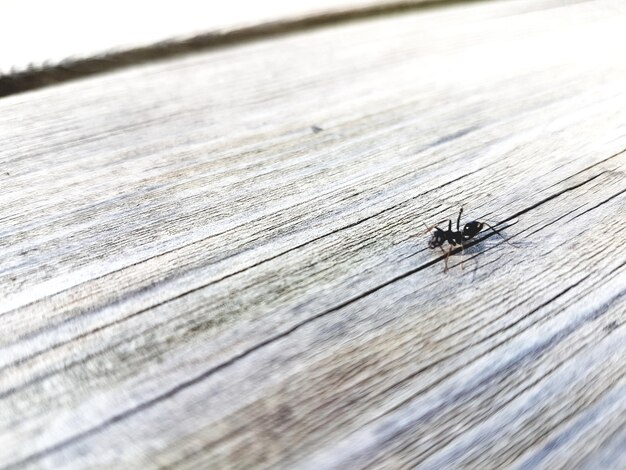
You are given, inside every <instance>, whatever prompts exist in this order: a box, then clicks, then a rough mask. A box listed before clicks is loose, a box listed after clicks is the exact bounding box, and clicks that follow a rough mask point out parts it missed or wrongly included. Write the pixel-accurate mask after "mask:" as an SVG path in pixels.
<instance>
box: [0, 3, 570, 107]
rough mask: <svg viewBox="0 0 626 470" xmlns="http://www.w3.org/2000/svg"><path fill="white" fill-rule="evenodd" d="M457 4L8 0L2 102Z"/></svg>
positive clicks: (0, 23)
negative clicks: (274, 38) (156, 64)
mask: <svg viewBox="0 0 626 470" xmlns="http://www.w3.org/2000/svg"><path fill="white" fill-rule="evenodd" d="M459 1H462V0H340V1H337V0H317V1H310V0H307V1H304V0H299V1H297V2H294V1H291V0H272V1H270V2H255V1H251V0H234V1H232V0H231V1H229V2H202V1H198V0H180V1H178V2H166V1H147V0H135V1H133V2H126V1H122V0H112V1H108V2H89V3H85V2H82V1H78V0H58V1H55V2H40V1H38V0H19V1H18V0H5V1H4V2H3V3H2V5H1V7H0V12H1V13H2V15H0V44H3V45H5V46H7V47H5V48H4V49H2V53H1V54H0V97H2V96H8V95H11V94H15V93H19V92H23V91H27V90H32V89H36V88H41V87H44V86H48V85H51V84H56V83H61V82H64V81H68V80H74V79H77V78H82V77H85V76H88V75H93V74H98V73H104V72H108V71H111V70H116V69H119V68H123V67H128V66H134V65H137V64H139V63H143V62H153V61H158V60H163V59H167V58H170V57H173V56H178V55H181V54H185V53H193V52H197V51H201V50H207V49H209V48H216V47H225V46H232V45H237V44H239V43H242V42H247V41H254V40H256V39H259V38H265V37H268V36H271V35H278V34H287V33H290V32H294V31H302V30H305V29H307V28H312V27H319V26H320V25H326V24H332V23H337V22H345V21H351V20H355V19H362V18H367V17H371V16H376V15H380V14H394V13H399V12H403V11H410V10H414V9H416V8H428V7H430V6H434V5H435V6H439V5H443V4H445V3H455V2H456V3H458V2H459ZM465 1H470V0H465ZM473 1H476V0H473ZM546 1H552V2H555V1H557V0H546ZM569 1H571V0H569ZM42 38H46V40H42Z"/></svg>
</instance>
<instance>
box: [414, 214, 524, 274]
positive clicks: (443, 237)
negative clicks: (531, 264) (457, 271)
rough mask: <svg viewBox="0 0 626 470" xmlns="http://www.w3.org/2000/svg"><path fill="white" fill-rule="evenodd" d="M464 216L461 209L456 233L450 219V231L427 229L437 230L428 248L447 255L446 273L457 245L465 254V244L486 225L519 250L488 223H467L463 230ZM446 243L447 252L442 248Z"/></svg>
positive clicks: (476, 221)
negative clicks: (447, 246)
mask: <svg viewBox="0 0 626 470" xmlns="http://www.w3.org/2000/svg"><path fill="white" fill-rule="evenodd" d="M462 214H463V208H462V207H461V210H459V216H458V218H457V219H456V231H452V220H450V219H448V221H447V222H448V230H443V229H441V228H439V227H437V225H433V226H431V227H426V230H428V232H431V231H432V229H433V228H434V229H435V231H434V232H431V233H432V236H431V238H430V240H429V241H428V248H431V249H434V248H441V251H442V252H443V253H445V255H446V257H445V268H444V270H443V272H444V273H445V272H447V271H448V257H449V256H450V253H451V252H452V251H453V250H454V247H456V246H457V245H460V246H461V252H463V249H464V248H465V246H464V243H465V242H467V241H469V240H471V239H472V238H474V237H475V236H476V235H478V234H479V233H480V232H481V230H482V229H483V227H484V226H485V225H486V226H487V227H489V228H490V229H491V230H493V231H494V233H496V234H498V235H499V236H500V237H502V239H503V240H504V241H505V242H507V243H508V244H509V245H511V246H512V247H514V248H517V247H516V246H515V245H513V244H512V243H509V241H508V240H507V239H506V238H504V236H503V235H502V234H501V233H500V232H498V231H497V230H496V229H495V228H493V227H492V226H491V225H489V224H488V223H487V222H481V221H478V220H473V221H472V222H468V223H466V224H465V225H464V226H463V230H461V215H462ZM444 222H445V221H444ZM445 242H448V244H449V245H450V248H449V249H448V251H447V252H446V251H445V250H444V249H443V246H442V245H443V244H444V243H445ZM461 266H462V265H461Z"/></svg>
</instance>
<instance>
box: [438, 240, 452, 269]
mask: <svg viewBox="0 0 626 470" xmlns="http://www.w3.org/2000/svg"><path fill="white" fill-rule="evenodd" d="M439 248H441V252H442V253H443V254H444V255H446V257H445V258H444V259H443V262H444V268H443V272H444V273H447V272H448V258H449V257H450V253H451V252H452V250H453V249H454V247H452V246H451V247H449V248H448V251H446V250H444V249H443V247H442V246H440V247H439Z"/></svg>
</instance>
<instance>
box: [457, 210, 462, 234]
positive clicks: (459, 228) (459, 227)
mask: <svg viewBox="0 0 626 470" xmlns="http://www.w3.org/2000/svg"><path fill="white" fill-rule="evenodd" d="M461 214H463V208H462V207H461V210H460V211H459V216H458V217H457V219H456V231H457V232H460V231H461Z"/></svg>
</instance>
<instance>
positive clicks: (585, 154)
mask: <svg viewBox="0 0 626 470" xmlns="http://www.w3.org/2000/svg"><path fill="white" fill-rule="evenodd" d="M541 5H542V3H541V2H523V3H520V2H515V3H513V4H508V5H504V4H497V5H480V6H472V7H461V6H459V7H455V8H452V9H449V10H446V11H442V12H437V11H432V12H421V13H420V14H413V15H403V16H400V17H395V18H384V19H380V20H376V21H373V20H372V21H368V22H363V23H353V24H350V25H344V26H336V27H333V28H328V29H325V30H320V31H317V32H312V31H309V32H307V33H306V34H302V35H293V36H291V37H288V38H280V39H278V38H275V39H272V40H267V41H263V42H259V43H257V44H251V45H247V46H241V47H238V48H233V49H230V50H227V51H226V50H224V51H213V52H210V53H206V54H201V55H195V56H192V57H188V58H185V59H181V60H176V61H170V62H167V63H163V64H160V65H154V66H150V67H142V68H137V69H134V70H128V71H125V72H123V73H116V74H111V75H109V76H103V77H99V78H94V79H90V80H85V81H81V82H76V83H72V84H68V85H65V86H60V87H55V88H50V89H47V90H42V91H39V92H36V93H29V94H24V95H21V96H15V97H10V98H7V99H4V100H2V101H0V109H1V111H2V112H1V113H0V133H1V135H2V136H3V140H2V144H1V145H2V146H1V147H0V161H2V162H3V163H2V174H4V176H3V177H2V180H3V188H4V192H3V193H2V194H1V195H0V220H2V225H1V228H0V230H1V232H0V236H1V238H0V247H1V249H2V255H3V256H2V259H3V262H2V272H1V273H0V288H1V293H2V295H3V301H2V302H1V304H0V315H1V319H2V323H0V329H1V330H0V331H2V333H3V334H2V335H0V341H2V343H1V347H2V354H1V355H0V361H1V363H0V407H1V410H2V413H0V429H1V430H0V443H2V444H3V445H1V446H0V461H1V462H2V463H3V464H4V465H7V466H11V465H13V466H15V467H17V466H19V467H22V466H23V465H24V464H26V463H30V464H33V465H36V466H44V467H63V466H72V467H77V466H78V467H88V466H92V465H103V466H107V465H110V466H122V465H123V466H139V465H144V466H145V465H148V466H176V467H183V468H185V467H189V468H191V467H193V468H197V467H198V466H208V465H211V466H215V467H218V468H222V467H241V468H247V467H250V466H257V467H263V466H302V467H306V466H311V467H314V468H320V467H332V466H337V467H345V466H346V464H347V463H350V464H351V466H366V465H374V466H408V465H419V464H421V465H423V466H424V467H441V466H443V465H447V466H463V465H465V466H469V467H475V468H484V467H485V466H497V465H504V464H510V465H519V466H528V467H533V468H534V467H536V466H542V465H543V466H547V467H550V468H552V467H559V466H561V467H567V468H571V467H572V466H576V465H587V466H589V467H593V466H594V465H597V464H598V462H602V463H603V465H605V466H606V467H607V468H619V467H620V466H621V465H622V464H623V463H624V459H625V458H626V456H625V455H624V452H623V450H622V449H623V447H622V446H621V445H620V444H621V443H622V442H623V439H624V434H623V428H624V422H625V421H626V400H625V398H624V383H625V382H624V360H623V359H624V355H625V353H626V351H625V346H624V344H625V339H624V334H625V333H624V326H623V320H624V314H625V313H626V301H625V300H624V289H625V288H626V274H625V273H624V270H625V267H626V259H625V254H624V250H623V249H621V246H623V243H624V241H625V240H624V236H623V233H624V231H623V228H624V227H623V226H624V224H625V222H624V221H623V217H621V210H622V209H623V207H624V193H625V191H626V186H625V185H624V177H623V166H624V162H625V159H626V154H625V153H624V152H623V151H624V149H625V148H626V133H625V132H624V124H623V123H624V117H625V111H624V109H626V107H625V106H624V105H625V104H626V90H624V87H623V83H624V78H626V65H625V64H624V63H623V61H621V60H619V58H620V57H621V46H620V45H621V44H623V39H624V35H625V34H626V31H624V28H623V27H622V25H623V22H624V18H625V14H626V11H624V7H623V6H621V5H620V4H619V3H615V2H595V3H589V4H578V5H570V6H567V7H564V8H560V9H554V10H541V9H540V8H539V7H540V6H541ZM522 7H524V8H522ZM533 7H537V8H536V10H537V11H534V12H533V9H534V8H533ZM508 8H513V10H512V11H510V13H515V12H517V11H520V10H518V9H521V11H525V12H526V14H523V15H521V14H520V15H517V14H509V15H507V14H505V13H507V11H509V10H508ZM528 10H530V12H528ZM529 51H530V52H529ZM531 52H532V53H531ZM181 84H184V86H181ZM25 123H26V124H25ZM312 126H319V127H320V128H322V129H323V130H322V131H321V132H314V131H312ZM7 173H8V174H7ZM461 204H465V207H466V212H467V216H468V217H471V216H487V217H489V218H490V219H493V220H495V221H496V222H502V221H508V222H505V223H504V224H503V225H504V226H507V227H508V228H506V230H505V233H506V234H507V236H509V237H511V241H512V242H513V243H515V244H516V245H517V249H515V248H512V247H510V246H508V245H506V244H503V243H502V242H501V241H499V240H498V239H497V238H496V237H490V238H488V239H487V240H484V241H483V242H481V243H479V244H478V245H475V246H473V247H470V248H468V249H467V253H466V254H465V255H464V256H463V257H460V256H454V257H453V261H452V262H451V265H452V269H451V271H450V272H449V273H448V274H444V273H443V272H442V263H441V260H440V259H438V258H440V257H439V256H438V254H436V253H433V252H431V251H429V250H427V249H426V247H425V242H426V240H425V236H424V235H417V232H419V231H421V230H422V229H421V223H422V222H428V223H432V222H436V221H437V220H439V219H441V218H443V217H454V216H455V212H456V211H457V209H458V207H459V206H460V205H461ZM461 259H465V264H464V267H465V269H463V270H461V269H460V266H459V263H460V260H461ZM130 439H132V442H133V444H132V445H129V440H130ZM25 443H27V445H26V444H25Z"/></svg>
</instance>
